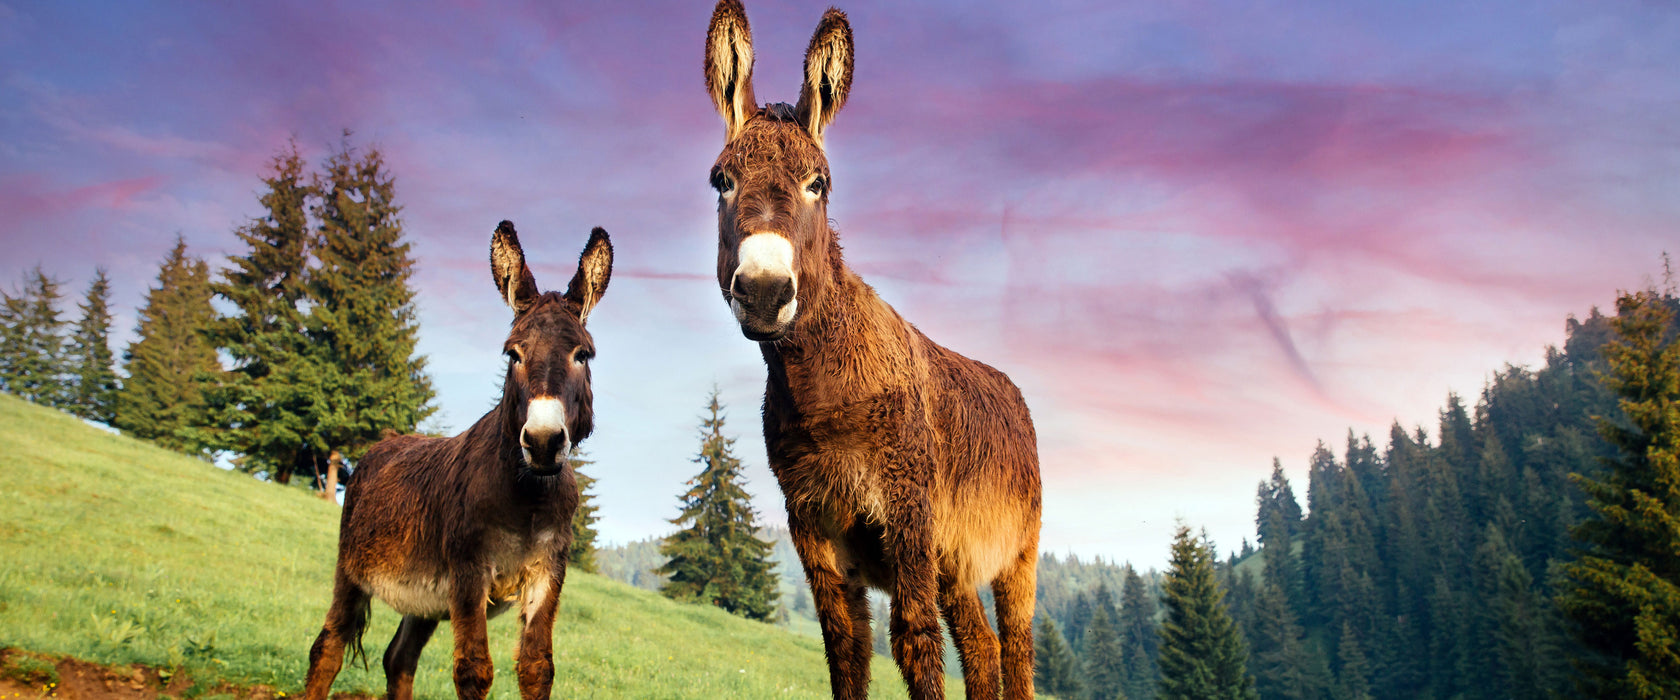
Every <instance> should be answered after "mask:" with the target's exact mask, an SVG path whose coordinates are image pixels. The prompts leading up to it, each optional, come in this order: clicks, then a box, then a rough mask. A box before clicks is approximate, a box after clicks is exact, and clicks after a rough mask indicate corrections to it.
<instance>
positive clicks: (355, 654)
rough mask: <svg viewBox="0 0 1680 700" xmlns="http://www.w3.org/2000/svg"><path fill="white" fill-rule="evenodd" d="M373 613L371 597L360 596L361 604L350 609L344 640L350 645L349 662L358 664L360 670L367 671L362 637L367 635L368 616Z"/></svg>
mask: <svg viewBox="0 0 1680 700" xmlns="http://www.w3.org/2000/svg"><path fill="white" fill-rule="evenodd" d="M372 613H373V596H366V595H364V596H362V599H361V602H360V603H358V604H356V605H355V606H354V607H352V608H351V609H350V619H349V620H347V621H346V622H348V623H349V626H348V628H347V629H345V630H344V638H345V639H346V640H348V641H350V642H351V643H350V644H348V645H347V646H349V647H350V660H351V661H356V662H360V663H361V664H362V670H363V671H366V670H368V661H367V649H365V648H363V647H362V635H363V634H366V633H367V624H368V616H369V615H371V614H372Z"/></svg>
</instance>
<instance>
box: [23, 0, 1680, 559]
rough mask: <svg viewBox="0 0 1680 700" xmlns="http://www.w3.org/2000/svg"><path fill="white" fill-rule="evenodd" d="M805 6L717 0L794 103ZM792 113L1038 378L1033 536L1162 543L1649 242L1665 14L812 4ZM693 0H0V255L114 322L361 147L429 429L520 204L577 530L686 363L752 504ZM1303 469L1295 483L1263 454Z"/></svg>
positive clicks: (630, 481) (650, 479)
mask: <svg viewBox="0 0 1680 700" xmlns="http://www.w3.org/2000/svg"><path fill="white" fill-rule="evenodd" d="M823 7H824V5H822V4H808V3H794V2H752V1H750V0H749V3H748V12H749V15H750V17H751V19H752V22H753V28H754V37H755V40H756V41H757V55H758V59H759V63H758V66H757V73H756V75H757V86H758V94H759V96H760V97H761V99H766V100H772V101H783V100H786V101H791V100H793V99H794V97H795V96H796V95H795V89H796V88H797V82H798V70H799V62H800V59H801V53H800V52H801V51H802V50H803V47H804V45H805V42H806V40H807V38H808V37H809V33H810V31H811V29H812V28H813V27H814V26H815V23H816V20H817V18H818V16H819V15H820V14H821V11H822V9H823ZM842 9H845V10H847V11H848V12H849V14H850V16H851V20H852V23H853V27H854V31H855V34H856V37H857V62H856V71H857V76H856V80H855V82H854V86H853V92H852V96H851V100H850V102H849V103H848V105H847V107H846V109H845V110H844V111H843V112H842V113H841V114H840V116H839V119H838V120H837V121H836V123H835V125H834V127H833V129H832V131H831V132H830V135H829V138H828V145H829V149H830V160H831V165H832V169H833V173H834V181H835V193H834V196H833V198H832V205H831V208H830V215H831V216H832V217H833V218H834V219H835V221H836V222H837V224H838V226H839V229H840V230H841V232H842V237H843V240H844V242H845V244H846V252H847V256H848V260H849V261H850V262H851V264H852V265H853V266H854V267H855V268H856V269H858V270H859V271H860V272H861V273H863V274H864V275H865V277H866V278H867V279H869V280H870V281H871V282H872V283H873V284H875V286H876V288H877V289H878V290H879V291H880V292H881V293H882V295H883V296H884V297H885V298H886V299H887V300H888V301H889V302H891V303H893V304H894V305H895V306H897V307H898V309H899V310H900V311H901V312H902V313H904V314H905V315H906V316H907V317H908V318H910V319H911V320H912V321H914V322H916V323H917V324H918V325H920V326H921V327H922V329H923V330H925V331H926V332H927V333H928V334H929V335H930V336H932V337H933V338H935V339H936V340H938V341H940V342H941V343H943V344H945V345H947V346H949V347H951V348H953V349H955V350H958V351H960V352H963V353H965V354H967V355H969V356H971V357H974V358H977V359H980V360H983V361H985V362H988V363H990V364H993V365H994V366H997V367H998V368H1000V369H1002V370H1004V371H1005V372H1007V373H1009V374H1010V375H1011V376H1012V377H1013V378H1014V379H1015V381H1016V382H1017V383H1018V384H1020V385H1021V387H1022V389H1023V391H1024V392H1025V394H1026V396H1027V400H1028V403H1029V404H1030V405H1031V406H1032V407H1033V410H1034V414H1035V417H1036V422H1037V425H1038V431H1039V435H1040V440H1041V443H1040V450H1041V458H1042V463H1043V469H1044V479H1045V490H1046V493H1045V503H1046V507H1045V521H1044V537H1043V543H1044V547H1045V549H1047V550H1053V551H1057V552H1068V551H1071V552H1076V553H1079V554H1081V555H1102V556H1105V557H1114V558H1119V559H1129V560H1132V561H1136V562H1138V563H1140V564H1143V565H1145V566H1158V565H1160V564H1161V563H1162V562H1164V561H1165V558H1166V548H1167V544H1168V542H1169V539H1170V536H1171V529H1172V527H1173V521H1174V519H1175V518H1182V519H1184V520H1185V521H1187V522H1189V523H1190V524H1192V525H1198V526H1205V527H1207V528H1208V530H1209V532H1210V533H1211V534H1212V535H1213V536H1214V537H1215V539H1216V540H1217V541H1218V542H1219V543H1220V544H1221V546H1222V547H1224V548H1226V549H1229V548H1232V547H1235V546H1237V545H1238V543H1239V541H1240V539H1241V538H1243V537H1245V536H1248V537H1252V530H1253V526H1252V519H1253V494H1254V487H1255V484H1256V482H1258V481H1259V480H1260V479H1261V478H1263V477H1264V476H1265V475H1266V473H1267V472H1268V471H1269V469H1270V464H1271V459H1272V457H1273V456H1278V457H1281V458H1282V459H1283V461H1284V464H1285V467H1286V469H1288V470H1289V473H1290V476H1291V477H1292V478H1295V479H1297V480H1298V481H1299V480H1304V478H1305V462H1306V458H1307V456H1308V455H1309V454H1310V452H1311V450H1312V448H1313V446H1314V444H1315V443H1316V441H1318V440H1320V439H1324V440H1327V441H1329V442H1331V443H1332V445H1334V446H1336V447H1337V449H1338V450H1339V449H1340V446H1341V445H1342V442H1343V440H1344V439H1345V436H1346V434H1347V431H1348V429H1349V428H1352V429H1353V430H1355V431H1358V432H1361V433H1364V432H1370V433H1372V434H1374V435H1376V436H1378V437H1379V438H1380V437H1382V436H1384V435H1386V430H1387V427H1388V425H1389V424H1390V423H1391V422H1392V421H1395V420H1398V421H1399V422H1400V423H1402V424H1403V425H1406V426H1408V427H1409V426H1413V425H1417V424H1422V425H1424V426H1425V427H1429V428H1431V429H1432V428H1433V423H1434V416H1435V412H1436V411H1437V410H1438V409H1439V407H1440V405H1441V404H1442V402H1443V400H1444V399H1445V397H1446V395H1447V393H1448V392H1449V391H1456V392H1459V393H1461V394H1464V395H1466V396H1467V397H1472V398H1473V397H1474V396H1476V395H1477V394H1478V392H1479V391H1480V389H1481V385H1482V382H1483V381H1484V380H1485V379H1486V378H1487V377H1488V376H1489V374H1490V373H1491V372H1492V371H1494V370H1496V369H1498V368H1499V367H1501V366H1503V365H1504V364H1505V363H1516V364H1534V363H1537V362H1538V361H1539V360H1540V358H1541V357H1542V353H1543V350H1544V347H1545V346H1546V345H1547V344H1553V343H1559V342H1561V341H1562V339H1563V338H1562V333H1563V327H1564V319H1565V317H1566V316H1567V315H1568V314H1572V313H1573V314H1585V313H1586V312H1587V310H1588V309H1590V308H1591V307H1593V306H1595V305H1597V306H1607V305H1609V304H1610V302H1611V301H1612V300H1613V298H1614V293H1615V291H1616V290H1617V289H1619V288H1628V287H1634V286H1639V285H1642V284H1643V283H1644V282H1645V281H1646V279H1647V278H1648V277H1649V276H1650V275H1653V274H1656V273H1659V272H1660V259H1659V256H1660V254H1661V252H1662V251H1664V250H1665V249H1667V250H1670V251H1671V252H1680V251H1675V248H1676V247H1677V246H1676V245H1675V242H1676V241H1680V235H1677V232H1680V226H1677V223H1680V187H1677V186H1680V129H1677V128H1676V126H1675V125H1676V124H1680V10H1676V9H1674V8H1673V7H1671V6H1669V5H1665V4H1661V3H1641V2H1606V3H1593V4H1586V3H1578V4H1568V3H1547V2H1540V3H1535V2H1504V3H1495V4H1487V5H1480V4H1479V5H1478V7H1476V8H1465V7H1463V6H1462V4H1461V3H1439V4H1419V3H1406V4H1403V5H1400V6H1396V5H1392V4H1388V3H1362V2H1354V3H1348V2H1325V3H1311V4H1301V3H1261V4H1254V3H1207V4H1192V3H1137V4H1136V6H1135V7H1124V6H1115V4H1114V3H1108V2H1088V3H1052V4H1049V5H1047V6H1042V7H1041V6H1038V5H1032V6H1031V7H1030V8H1029V7H1028V6H1027V5H1023V4H1021V3H994V2H982V3H949V4H918V5H917V6H916V8H915V9H908V8H904V7H901V6H899V5H898V4H895V3H857V4H848V5H845V6H843V8H842ZM709 13H710V6H709V5H708V4H706V3H703V2H683V3H677V2H657V3H599V4H588V5H583V6H569V7H567V8H555V7H551V6H549V4H546V3H531V4H529V5H521V6H512V7H509V6H501V5H490V4H479V3H460V4H457V5H452V6H433V7H430V8H424V9H422V8H415V7H411V6H409V5H396V4H393V5H390V6H387V7H377V8H372V7H359V6H358V7H350V6H339V5H316V6H295V7H294V6H290V5H264V6H253V5H230V6H215V5H212V6H202V5H191V6H188V5H181V6H168V5H162V6H151V7H145V8H141V7H137V6H136V7H128V6H116V7H111V6H107V5H97V4H87V5H77V4H73V3H53V4H50V5H45V6H35V5H30V6H21V5H15V4H0V133H3V134H4V135H5V138H4V139H0V212H3V213H4V214H5V216H4V217H0V239H3V241H4V244H5V245H4V250H5V251H6V252H5V254H4V258H3V262H4V263H5V264H4V265H3V266H0V280H13V281H15V280H17V279H19V278H21V276H22V273H23V272H24V270H26V269H27V268H28V267H30V266H32V265H34V264H36V263H37V262H39V263H41V264H42V265H43V266H44V267H45V268H46V269H47V270H49V271H50V272H52V273H54V274H56V275H58V276H59V277H61V278H63V279H64V280H66V282H67V283H68V286H69V288H70V290H71V291H72V292H73V293H80V292H81V291H82V290H83V289H84V288H85V286H86V284H87V281H88V280H89V279H90V278H91V276H92V273H93V269H94V267H96V266H104V267H106V268H108V269H109V270H110V272H111V274H112V277H113V278H114V280H115V285H116V293H117V296H116V303H117V306H118V310H119V318H118V325H119V327H120V329H121V331H122V333H121V334H120V335H119V338H118V340H119V341H120V342H127V340H128V339H129V338H130V337H131V333H130V330H129V329H131V328H132V325H133V322H134V306H135V305H136V304H138V303H139V301H140V298H141V296H142V294H143V291H144V289H145V286H146V285H147V284H148V283H149V282H150V281H151V278H152V277H153V276H154V275H155V273H156V265H157V263H158V261H159V260H160V259H161V258H162V256H163V255H164V253H165V252H166V251H167V249H168V247H169V246H170V244H171V242H172V241H173V239H174V237H175V235H176V234H177V233H179V234H181V235H182V236H184V237H185V238H186V240H187V242H188V244H189V246H190V247H191V249H192V250H193V251H194V252H196V253H197V254H200V255H203V256H205V257H206V258H208V259H209V260H210V261H211V262H212V264H218V263H219V262H220V261H222V260H223V259H225V256H227V255H228V254H232V253H238V252H240V251H239V250H237V248H236V247H235V245H236V241H235V239H234V238H233V236H232V234H231V232H232V230H233V229H234V228H235V227H237V226H239V225H241V224H242V223H244V222H245V221H246V220H247V219H248V218H249V217H251V216H253V215H255V214H256V213H257V209H258V208H257V201H256V194H257V191H258V188H259V187H260V182H259V179H260V177H261V176H262V174H263V173H262V168H263V164H264V163H265V162H266V161H267V159H268V158H269V157H270V156H271V155H272V154H273V153H274V152H275V151H276V150H277V149H279V148H281V147H282V146H283V145H284V143H285V142H286V140H287V139H288V138H290V137H294V136H295V137H296V139H297V140H298V143H299V144H300V146H301V147H302V148H303V149H304V151H305V153H306V154H307V155H308V156H309V157H310V158H311V159H312V160H313V161H316V162H319V160H320V159H321V158H322V157H323V156H324V155H325V153H326V152H327V149H328V148H329V147H330V146H332V145H333V144H334V143H335V142H336V140H337V135H338V133H339V132H340V130H341V129H343V128H350V129H353V130H355V132H356V141H357V142H358V143H362V144H374V145H377V146H379V147H380V148H382V149H383V150H384V151H385V153H386V155H387V157H388V159H389V162H390V164H391V168H392V171H393V172H394V173H395V174H396V176H397V182H398V193H399V198H400V200H401V202H402V203H403V204H404V205H405V207H406V208H405V211H404V216H405V222H406V226H407V231H408V234H409V236H410V237H411V239H412V240H413V242H414V244H415V246H414V255H415V256H416V258H417V259H418V263H419V273H418V275H417V276H416V278H415V282H416V285H417V288H418V290H419V297H418V299H419V306H420V310H421V322H422V328H421V331H422V342H421V346H420V347H421V350H422V351H423V352H424V353H426V354H427V355H429V356H430V358H431V363H432V365H431V366H432V368H433V372H434V378H435V380H436V383H437V387H438V389H439V404H440V405H441V406H442V408H443V412H442V420H441V422H442V424H444V425H446V426H448V427H450V428H452V429H460V428H462V427H464V426H465V425H467V424H468V423H470V422H471V421H472V420H474V419H476V418H477V417H478V415H480V414H481V413H482V412H483V411H485V410H486V409H487V408H488V407H489V406H490V403H491V401H492V400H493V396H492V394H493V392H494V391H495V389H496V384H497V381H498V378H499V375H500V371H501V365H500V360H499V356H498V352H497V350H498V348H499V346H500V341H501V338H502V337H503V334H504V333H505V329H506V323H507V322H508V320H509V318H508V316H509V312H507V311H506V309H505V307H503V306H501V304H500V302H499V300H498V298H497V296H496V294H495V292H494V291H493V284H492V282H491V280H490V278H489V274H488V271H487V270H486V269H485V263H484V260H485V252H484V251H485V247H486V245H487V241H488V237H489V232H490V230H491V229H492V228H493V226H494V224H495V222H496V221H498V220H500V219H502V218H510V219H513V220H514V221H515V222H517V223H518V224H519V227H520V230H521V232H522V234H523V236H524V237H525V238H526V240H527V246H528V248H529V250H528V252H529V254H530V257H531V258H532V260H533V261H534V262H535V263H536V265H537V275H538V279H539V282H540V283H544V284H549V285H560V284H563V283H564V281H565V279H567V278H568V277H569V276H570V272H571V269H570V266H571V265H572V264H573V261H575V259H576V255H577V252H578V249H579V247H580V246H581V245H582V243H583V241H584V239H585V238H586V235H587V231H588V230H589V227H590V226H593V225H602V226H605V227H607V229H608V230H609V231H611V232H612V234H613V237H614V243H615V247H616V249H617V252H618V261H617V270H618V274H617V275H615V277H614V280H613V283H612V287H611V289H610V291H609V292H608V295H607V297H606V299H605V300H604V301H603V303H602V305H601V307H600V310H599V311H597V313H596V314H595V315H594V316H592V318H591V325H592V328H593V330H594V333H595V335H596V342H597V345H598V347H599V351H600V354H599V358H598V360H597V361H596V363H595V366H596V370H595V379H596V397H597V407H596V408H597V414H598V420H597V423H598V424H599V426H600V427H599V428H598V430H597V433H596V436H595V437H594V438H593V439H592V440H591V441H590V442H589V444H588V447H589V449H590V450H591V451H592V452H593V453H594V455H595V456H596V458H597V459H598V460H599V461H600V464H599V466H597V467H596V473H597V475H598V477H599V478H600V482H599V484H600V501H601V505H602V510H601V515H602V518H603V520H602V523H601V532H602V534H603V536H604V537H605V538H606V539H608V540H613V541H625V540H628V539H634V538H640V537H646V536H650V535H659V534H663V533H664V532H666V531H667V529H668V527H669V526H668V525H667V523H666V522H665V519H666V518H669V517H671V516H672V515H674V514H675V503H676V501H675V495H676V493H677V492H678V490H679V487H680V485H681V482H682V481H683V480H684V479H686V478H687V477H688V476H689V475H691V473H692V472H693V471H694V469H695V465H694V464H693V463H692V462H690V459H691V457H692V454H693V453H694V450H695V447H696V437H695V428H696V425H697V416H698V413H699V411H700V408H701V405H702V402H703V400H704V398H705V393H706V391H707V389H708V388H709V387H710V386H711V385H712V384H713V383H714V382H715V383H717V384H718V385H719V386H720V387H721V388H722V390H723V393H724V398H725V400H726V402H727V403H728V405H729V406H730V409H731V412H730V416H731V422H730V424H729V427H730V428H731V429H733V430H734V431H735V432H737V433H738V434H739V435H740V441H739V442H738V443H737V446H738V448H739V450H740V453H741V455H742V456H743V457H744V458H745V460H746V461H747V462H748V464H749V465H751V469H750V470H749V476H750V478H751V480H752V482H751V484H750V489H751V490H752V491H753V492H754V493H755V494H756V495H757V497H758V502H759V506H760V508H761V509H762V511H763V512H764V514H765V516H766V517H767V518H768V519H770V520H772V521H779V520H781V518H782V513H781V502H780V495H779V493H777V490H776V487H775V483H774V481H773V479H772V478H771V476H770V474H769V472H768V470H767V469H766V468H765V467H764V455H763V447H762V442H761V438H760V435H759V433H758V426H757V422H758V421H757V408H758V405H759V396H760V395H761V392H762V382H763V376H764V375H763V368H762V364H761V362H760V360H759V359H758V354H757V352H756V349H755V348H753V347H752V345H751V343H750V342H748V341H746V340H745V339H743V338H742V337H741V336H740V334H739V332H738V331H737V330H735V328H734V326H733V323H732V322H731V319H730V316H729V314H728V312H727V310H726V308H725V307H724V306H723V304H722V302H721V301H720V300H719V299H718V297H717V295H716V292H715V287H714V284H715V283H714V282H713V280H712V279H711V272H712V269H713V255H714V254H715V235H716V229H715V216H714V213H713V211H714V210H713V207H714V200H713V196H712V193H711V191H710V190H709V189H708V187H707V184H706V173H707V170H708V168H709V167H710V164H711V161H712V159H713V157H714V156H715V155H716V153H717V150H718V149H719V148H720V146H721V142H720V139H721V137H722V128H721V124H720V122H719V120H718V118H717V117H716V115H715V114H713V113H712V111H711V105H710V102H709V100H708V99H707V98H706V95H705V91H704V88H703V86H702V82H701V76H700V56H701V49H702V41H703V38H704V34H705V24H706V19H707V17H708V15H709ZM1296 488H1297V493H1304V490H1305V484H1304V483H1298V484H1297V487H1296Z"/></svg>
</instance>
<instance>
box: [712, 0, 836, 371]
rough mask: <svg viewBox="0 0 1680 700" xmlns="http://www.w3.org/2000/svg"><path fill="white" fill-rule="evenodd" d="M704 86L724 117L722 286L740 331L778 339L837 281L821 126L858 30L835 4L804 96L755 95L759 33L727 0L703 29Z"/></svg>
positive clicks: (808, 58) (812, 55)
mask: <svg viewBox="0 0 1680 700" xmlns="http://www.w3.org/2000/svg"><path fill="white" fill-rule="evenodd" d="M705 69H706V89H707V90H709V91H710V92H711V94H712V102H713V104H714V105H715V106H716V107H717V110H718V114H721V115H722V116H723V125H724V146H723V152H722V153H720V154H718V158H717V163H716V164H715V165H713V166H712V187H714V188H716V189H717V191H718V268H717V274H718V284H719V285H720V286H721V288H722V290H723V295H724V298H725V299H726V300H727V301H728V302H729V308H730V309H731V310H732V311H734V312H735V320H736V321H737V322H739V323H740V324H741V332H742V333H744V334H746V336H747V337H748V338H751V339H753V340H777V339H779V338H781V337H782V336H783V335H786V334H787V332H788V330H789V329H791V328H792V327H793V324H794V320H795V318H797V316H798V314H799V310H800V308H801V307H802V306H803V307H807V308H808V307H809V306H810V305H811V303H812V301H813V300H815V299H820V298H821V293H822V292H823V291H824V289H825V288H826V287H827V285H828V284H829V283H830V282H831V281H832V277H833V269H834V264H833V263H834V260H833V257H834V256H835V255H836V253H837V251H838V246H837V245H835V242H834V240H833V235H834V234H833V232H832V231H831V230H830V229H829V227H828V193H829V189H830V186H831V182H832V181H831V180H830V178H829V174H828V157H827V156H826V155H825V154H824V153H823V132H824V131H825V130H826V129H827V128H828V125H829V123H830V122H832V121H834V115H835V113H836V112H839V111H840V106H841V105H843V104H845V102H846V93H847V92H848V91H849V90H850V89H851V85H852V28H851V25H849V24H847V23H846V14H845V13H843V12H841V11H839V10H835V9H830V10H829V11H828V12H827V13H826V14H824V15H823V18H822V21H821V22H820V23H818V24H817V31H816V33H815V34H814V35H812V36H811V45H810V47H809V48H807V49H806V51H805V80H804V85H803V86H802V87H801V88H800V90H799V104H798V105H795V106H788V105H787V104H771V105H765V106H763V107H760V106H759V105H758V102H757V101H756V100H755V99H754V97H753V85H752V70H753V49H752V32H751V30H749V29H748V27H747V14H746V10H744V9H742V7H741V3H740V2H739V0H722V2H719V3H718V6H717V9H716V10H714V11H713V12H712V26H711V29H710V30H709V31H707V32H706V62H705Z"/></svg>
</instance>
